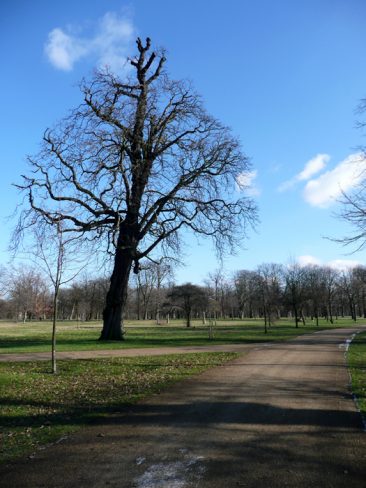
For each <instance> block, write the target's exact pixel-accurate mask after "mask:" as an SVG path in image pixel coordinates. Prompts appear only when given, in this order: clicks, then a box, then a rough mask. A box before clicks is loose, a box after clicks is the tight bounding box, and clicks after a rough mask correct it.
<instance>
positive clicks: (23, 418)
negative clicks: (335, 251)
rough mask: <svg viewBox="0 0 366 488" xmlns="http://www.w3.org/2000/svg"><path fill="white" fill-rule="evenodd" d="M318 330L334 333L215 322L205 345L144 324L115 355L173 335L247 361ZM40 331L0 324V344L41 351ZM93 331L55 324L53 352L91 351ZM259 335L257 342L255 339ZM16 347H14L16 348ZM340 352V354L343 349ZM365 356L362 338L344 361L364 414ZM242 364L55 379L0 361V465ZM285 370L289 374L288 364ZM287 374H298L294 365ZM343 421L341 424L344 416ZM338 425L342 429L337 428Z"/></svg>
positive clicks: (108, 362)
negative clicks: (185, 384)
mask: <svg viewBox="0 0 366 488" xmlns="http://www.w3.org/2000/svg"><path fill="white" fill-rule="evenodd" d="M324 325H325V326H326V327H325V328H326V329H328V331H326V332H325V333H328V334H331V333H334V326H332V327H328V326H327V324H322V326H320V327H319V328H316V327H312V326H310V327H309V326H307V327H306V328H305V330H303V329H302V328H301V329H298V330H296V329H295V327H294V326H293V325H291V324H288V323H285V324H279V325H278V326H274V327H273V330H271V331H270V333H269V334H267V335H264V334H263V330H262V326H261V324H260V323H257V324H253V323H249V324H246V325H245V324H243V323H236V324H233V323H232V321H230V322H229V323H226V324H225V323H223V324H218V326H217V327H216V330H215V339H214V340H213V341H212V340H211V341H209V340H208V336H207V335H206V334H207V327H206V328H205V327H202V326H199V324H196V328H192V329H191V330H189V331H187V330H186V329H184V328H183V327H182V325H181V324H173V325H170V326H169V327H164V326H162V327H160V328H156V327H154V326H153V325H152V324H148V325H147V326H138V327H136V326H135V327H131V330H129V331H128V334H127V340H126V341H125V343H123V344H122V345H120V344H119V345H118V346H117V347H122V350H121V352H123V349H125V350H126V351H127V349H128V348H131V347H136V346H137V345H138V346H139V347H141V345H142V343H143V342H144V339H145V340H146V339H147V340H146V343H147V344H145V346H146V345H148V346H149V347H154V346H155V347H159V348H161V347H164V346H166V345H170V347H171V344H172V343H174V334H177V345H182V343H183V344H184V345H186V346H196V347H199V346H205V345H206V346H207V345H210V344H215V347H217V345H219V344H220V343H221V344H223V345H225V348H227V347H228V345H229V344H230V342H232V343H233V342H234V343H235V344H236V347H238V345H242V347H243V351H244V350H245V351H246V355H245V356H244V357H245V358H246V357H250V354H253V351H255V350H256V349H258V347H259V348H260V347H261V346H260V344H261V343H260V341H262V348H261V350H262V351H265V352H266V355H268V351H270V350H271V349H269V348H268V346H269V347H270V348H271V347H275V345H274V346H270V345H269V343H270V341H271V340H275V341H280V342H279V343H278V344H280V345H281V347H282V344H286V343H285V342H283V341H284V339H290V341H289V342H288V347H291V345H292V347H294V344H296V342H294V341H296V339H293V337H295V336H296V335H298V334H299V333H300V334H301V333H308V332H314V329H315V330H316V331H317V334H315V335H309V334H307V335H306V337H320V336H321V334H322V332H321V330H322V329H323V328H324ZM337 325H338V326H339V325H343V326H344V325H348V326H349V327H350V328H349V329H348V330H349V331H352V330H353V329H352V324H351V323H348V324H345V323H344V322H343V323H342V324H337ZM47 327H48V325H47V324H25V325H23V324H18V325H16V326H14V324H2V325H1V333H2V338H4V337H5V343H6V344H8V347H7V348H5V351H6V352H13V353H18V354H19V352H20V351H23V353H29V352H32V351H33V352H37V351H42V350H44V348H45V347H46V348H47V347H48V344H47V342H48V337H47V334H48V332H47V331H45V330H44V328H47ZM353 327H354V324H353ZM42 328H43V329H42ZM343 330H347V329H343ZM360 330H362V328H361V329H360ZM163 331H164V332H163ZM292 331H294V332H292ZM357 331H359V329H357ZM12 332H13V334H14V335H15V336H16V335H17V334H20V338H19V336H18V339H19V340H18V341H16V340H14V337H12ZM185 332H188V334H187V335H186V336H184V333H185ZM97 333H98V328H97V324H95V325H91V324H88V325H85V324H64V325H61V326H60V330H59V338H60V340H61V343H60V345H59V348H60V349H62V346H63V348H64V350H68V351H70V350H74V349H75V343H77V342H78V341H77V337H79V339H80V346H81V347H80V350H84V351H85V350H88V346H89V348H90V345H91V344H94V345H95V337H96V335H97ZM258 336H259V337H260V339H259V340H258V341H256V340H255V338H256V337H258ZM42 337H43V343H42ZM159 337H160V339H159ZM263 338H265V340H264V339H263ZM291 338H292V339H291ZM44 341H45V342H44ZM93 341H94V342H93ZM159 341H160V343H159ZM17 342H19V343H18V344H17ZM98 344H100V343H98ZM99 347H100V346H99ZM286 347H287V345H286ZM344 347H345V349H346V345H345V346H344ZM17 348H18V349H17ZM245 348H247V349H245ZM237 350H238V349H237ZM146 352H147V351H146ZM177 352H178V350H177ZM340 352H342V349H339V350H338V353H340ZM344 352H345V351H343V352H342V360H344V358H343V354H344ZM145 354H146V353H145ZM365 358H366V334H365V333H361V334H359V335H357V336H356V337H355V338H354V340H353V343H352V346H351V348H350V349H349V351H348V362H349V366H350V370H351V372H352V378H353V390H354V391H355V393H356V394H357V397H358V402H359V406H360V408H361V409H363V410H365V406H366V404H365V398H366V392H365V387H366V378H365V376H366V373H365ZM295 359H296V358H295ZM241 360H242V356H241V357H240V358H238V355H237V353H235V352H230V351H229V350H226V351H225V352H215V353H205V354H203V353H201V354H188V355H187V354H180V355H168V356H155V357H151V356H140V357H131V358H124V357H116V358H113V359H108V358H104V359H94V360H73V361H59V374H58V375H57V376H53V375H51V374H49V372H48V371H49V366H48V363H47V362H45V361H42V362H39V361H31V362H27V363H25V362H19V363H14V362H4V363H2V364H0V371H1V375H0V384H1V391H2V392H3V393H2V397H3V398H2V404H3V407H4V408H3V414H2V416H3V419H2V427H1V437H2V452H1V456H2V460H3V461H4V462H9V459H11V458H16V457H18V458H20V457H21V456H23V457H24V455H28V456H29V457H30V459H32V456H34V455H36V456H38V455H39V452H41V451H39V449H42V447H43V446H44V445H46V444H47V443H50V442H55V441H57V440H59V439H60V438H64V437H65V436H67V435H69V434H70V433H71V432H74V431H75V430H77V429H78V428H80V427H82V426H85V425H89V427H88V428H90V425H94V428H98V427H95V426H98V425H102V424H104V423H105V420H106V419H107V418H109V417H110V416H111V415H112V416H113V415H116V412H120V413H121V412H122V413H123V412H125V411H126V409H129V408H132V407H131V405H132V404H135V403H136V402H138V404H139V405H141V402H142V399H143V398H146V397H149V396H150V395H151V394H153V393H157V392H162V391H165V390H166V388H167V386H169V389H168V391H170V390H172V389H174V387H173V386H172V385H173V384H174V383H176V382H177V381H180V380H182V379H185V378H187V376H189V375H192V374H195V373H202V372H203V371H204V370H207V369H209V368H212V367H218V369H217V368H216V369H214V370H213V371H216V373H215V374H217V375H218V377H220V371H223V370H224V369H225V366H224V364H225V362H227V361H231V362H232V361H234V363H235V361H241ZM292 360H294V357H292ZM338 360H339V358H338ZM277 361H278V358H277ZM228 364H231V363H230V362H229V363H228ZM289 367H290V368H291V365H289ZM292 369H294V371H296V370H297V368H296V367H293V368H292ZM207 374H212V373H207ZM201 377H202V376H199V377H198V378H197V380H193V381H198V382H199V381H200V378H201ZM241 387H243V385H241ZM178 388H179V386H178ZM144 401H146V400H144ZM342 423H343V424H344V423H345V420H344V418H343V419H342ZM344 427H345V426H344V425H343V426H342V428H344ZM363 442H365V441H363ZM46 450H48V448H47V449H46ZM34 453H38V454H34ZM126 486H128V485H126ZM151 486H155V485H151ZM156 486H157V485H156ZM164 486H165V485H164ZM167 486H168V485H167ZM243 486H244V485H243ZM355 486H357V485H355ZM360 486H361V485H360Z"/></svg>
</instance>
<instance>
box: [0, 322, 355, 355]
mask: <svg viewBox="0 0 366 488" xmlns="http://www.w3.org/2000/svg"><path fill="white" fill-rule="evenodd" d="M359 323H362V322H361V320H360V321H358V322H357V324H359ZM352 325H354V322H353V321H351V320H350V319H339V320H337V321H335V323H334V325H333V326H332V325H331V324H329V323H327V322H326V321H325V320H320V323H319V327H316V326H315V324H314V323H311V322H310V321H309V322H308V324H307V325H306V326H305V327H298V328H295V326H294V324H293V322H292V321H290V320H285V319H284V320H281V321H279V322H277V323H276V324H275V325H274V326H272V327H271V328H270V329H269V332H268V334H264V333H263V321H262V320H260V319H252V320H250V319H245V320H226V321H218V322H217V326H216V327H215V328H214V339H213V340H209V339H208V326H207V325H202V322H201V321H196V322H193V324H192V327H191V328H187V327H185V326H184V322H183V321H174V322H172V323H171V324H169V325H160V326H156V325H155V324H154V322H153V321H141V322H140V323H139V322H137V321H136V322H127V324H126V336H125V337H126V340H125V341H123V342H110V343H108V342H107V343H106V342H98V340H97V339H98V337H99V334H100V330H101V323H100V322H98V323H97V322H84V323H76V322H60V323H59V324H58V327H57V330H58V331H57V350H58V351H82V350H98V349H125V348H133V347H164V346H203V345H208V344H212V343H215V344H231V343H252V342H263V341H277V340H286V339H290V338H292V337H295V336H297V335H301V334H305V333H309V332H314V331H316V330H320V329H324V328H332V327H346V326H352ZM50 340H51V324H50V323H49V322H31V323H26V324H23V323H10V322H0V353H22V352H41V351H49V349H50Z"/></svg>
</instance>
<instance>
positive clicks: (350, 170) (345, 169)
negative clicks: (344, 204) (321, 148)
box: [303, 153, 366, 208]
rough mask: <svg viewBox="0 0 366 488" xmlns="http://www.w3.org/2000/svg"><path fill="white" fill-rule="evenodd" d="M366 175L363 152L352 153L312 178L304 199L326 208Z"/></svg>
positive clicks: (365, 162) (365, 160)
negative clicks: (333, 166) (330, 168)
mask: <svg viewBox="0 0 366 488" xmlns="http://www.w3.org/2000/svg"><path fill="white" fill-rule="evenodd" d="M365 177H366V159H365V157H364V155H363V154H362V153H356V154H351V155H350V156H348V157H347V158H346V159H344V160H343V161H341V162H340V163H339V164H338V165H337V166H336V167H335V168H333V169H332V170H330V171H327V172H325V173H323V174H322V175H320V176H319V177H318V178H316V179H313V180H310V181H308V182H307V183H306V186H305V188H304V194H303V195H304V199H305V201H306V202H308V203H310V205H312V206H314V207H321V208H326V207H329V206H330V205H331V204H332V203H334V202H335V201H336V199H337V198H339V197H340V196H341V194H342V192H347V191H349V190H351V189H352V188H354V187H356V186H357V185H358V184H359V183H360V182H361V181H362V180H363V179H364V178H365Z"/></svg>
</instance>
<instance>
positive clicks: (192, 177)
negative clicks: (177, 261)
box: [17, 38, 256, 340]
mask: <svg viewBox="0 0 366 488" xmlns="http://www.w3.org/2000/svg"><path fill="white" fill-rule="evenodd" d="M165 61H166V59H165V56H164V54H163V53H157V52H152V51H151V43H150V39H149V38H147V39H146V43H143V42H142V41H141V40H140V39H138V40H137V55H136V57H134V58H133V59H131V65H132V75H131V77H130V78H129V79H127V80H125V81H122V80H121V79H119V78H117V77H116V76H115V75H113V74H111V73H109V72H99V73H97V74H96V75H95V77H94V78H93V80H92V81H91V83H89V84H87V83H83V84H82V92H83V95H84V102H83V103H82V104H81V105H80V106H79V107H78V108H77V109H76V110H74V111H73V112H72V113H71V115H70V116H69V117H68V118H67V119H65V120H64V121H63V122H62V123H61V124H60V125H59V126H58V127H57V128H55V129H54V130H47V131H46V133H45V135H44V139H43V148H42V150H41V152H40V153H39V154H38V155H37V156H36V157H31V158H29V163H30V166H31V173H30V176H23V183H22V184H19V185H18V188H20V190H22V191H23V192H24V193H25V194H26V196H27V200H28V206H27V207H26V209H25V210H23V211H22V213H21V215H20V220H19V224H18V227H17V231H18V234H19V231H20V232H22V231H24V230H25V229H27V228H28V227H29V226H30V225H32V224H34V223H35V222H37V220H39V219H43V220H45V221H46V222H48V223H53V224H54V223H56V222H62V223H63V226H64V231H65V232H71V233H77V234H79V236H80V239H83V240H84V241H86V242H95V240H96V239H98V240H99V243H98V249H101V244H102V242H103V243H104V244H105V248H106V249H108V250H109V252H110V253H111V255H112V257H113V260H114V267H113V272H112V276H111V280H110V288H109V291H108V293H107V297H106V305H105V309H104V314H103V319H104V323H103V330H102V333H101V339H109V340H111V339H113V340H120V339H123V312H124V308H125V304H126V300H127V289H128V279H129V275H130V271H131V269H132V268H133V270H134V271H135V272H136V273H138V270H139V261H140V260H141V259H143V258H144V257H146V256H148V255H150V253H152V252H153V251H154V250H156V249H157V248H158V246H160V247H162V248H163V251H166V250H167V249H172V250H173V251H177V250H179V240H178V235H179V231H180V230H182V229H183V228H189V229H191V230H192V231H193V232H195V233H198V234H202V235H204V236H210V237H212V238H213V240H214V242H215V244H216V248H217V249H218V251H219V252H222V251H224V250H232V249H233V248H234V247H235V246H236V245H237V244H240V242H242V239H243V235H244V234H245V233H246V231H247V227H248V224H253V223H254V222H255V220H256V207H255V205H254V204H253V201H252V200H251V199H250V198H248V197H246V196H245V194H244V193H241V194H239V193H238V182H239V181H240V180H239V179H238V176H239V175H240V174H245V173H246V172H248V170H249V168H250V166H249V162H248V159H247V158H246V156H245V155H244V154H243V153H242V151H241V148H240V144H239V141H238V140H237V139H236V138H235V137H233V135H232V134H231V131H230V130H229V129H228V128H227V127H225V126H224V125H223V124H221V123H220V122H219V121H218V120H216V119H214V118H213V117H212V116H210V115H208V114H207V112H206V111H205V109H204V107H203V104H202V101H201V99H200V97H199V96H198V95H197V94H196V93H195V92H194V91H193V89H192V88H191V86H190V84H189V83H188V82H185V81H175V80H172V79H170V78H169V77H168V76H167V74H166V73H165V72H164V65H165ZM101 241H102V242H101Z"/></svg>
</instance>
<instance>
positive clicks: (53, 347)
mask: <svg viewBox="0 0 366 488" xmlns="http://www.w3.org/2000/svg"><path fill="white" fill-rule="evenodd" d="M57 309H58V286H56V287H55V292H54V297H53V316H52V345H51V363H52V373H53V374H56V373H57V364H56V325H57Z"/></svg>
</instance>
